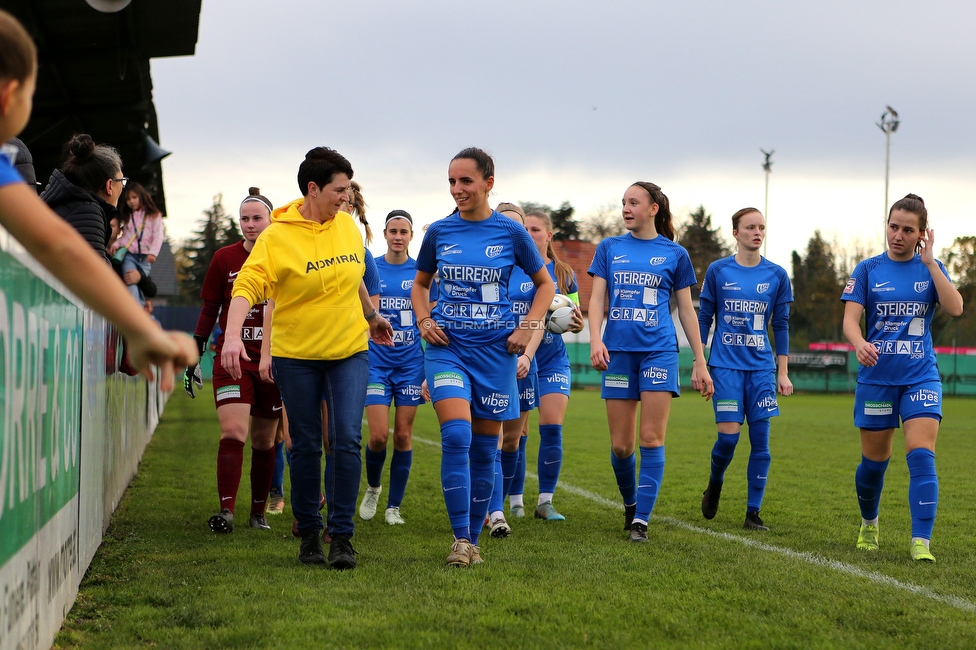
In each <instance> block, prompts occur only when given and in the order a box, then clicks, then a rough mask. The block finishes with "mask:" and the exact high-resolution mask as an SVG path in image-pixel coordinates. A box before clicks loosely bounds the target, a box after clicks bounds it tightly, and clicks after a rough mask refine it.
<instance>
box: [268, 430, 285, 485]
mask: <svg viewBox="0 0 976 650" xmlns="http://www.w3.org/2000/svg"><path fill="white" fill-rule="evenodd" d="M284 489H285V441H284V440H282V441H281V442H279V443H278V444H276V445H275V469H274V475H272V477H271V491H272V492H273V493H275V494H284Z"/></svg>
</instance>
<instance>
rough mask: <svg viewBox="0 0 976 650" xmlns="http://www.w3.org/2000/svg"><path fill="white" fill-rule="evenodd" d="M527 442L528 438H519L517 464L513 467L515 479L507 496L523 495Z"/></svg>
mask: <svg viewBox="0 0 976 650" xmlns="http://www.w3.org/2000/svg"><path fill="white" fill-rule="evenodd" d="M528 440H529V438H528V436H522V437H521V438H519V450H518V464H517V465H516V467H515V478H513V479H512V487H511V489H510V491H509V494H525V443H526V442H528Z"/></svg>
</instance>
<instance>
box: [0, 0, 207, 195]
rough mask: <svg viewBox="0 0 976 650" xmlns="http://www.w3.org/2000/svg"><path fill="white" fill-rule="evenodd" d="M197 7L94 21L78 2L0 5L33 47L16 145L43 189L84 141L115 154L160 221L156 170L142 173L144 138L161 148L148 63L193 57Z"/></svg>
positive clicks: (137, 10) (165, 3)
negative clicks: (26, 109)
mask: <svg viewBox="0 0 976 650" xmlns="http://www.w3.org/2000/svg"><path fill="white" fill-rule="evenodd" d="M200 3H201V0H135V1H134V2H132V3H131V4H129V6H127V7H126V8H125V9H123V10H122V11H119V12H117V13H101V12H99V11H96V10H95V9H93V8H92V7H90V6H89V5H88V4H87V3H86V2H85V0H0V8H3V9H5V10H7V11H9V12H10V13H12V14H13V15H14V16H16V17H17V18H18V19H19V20H20V21H21V22H22V23H23V24H24V27H26V28H27V31H29V32H30V34H31V36H32V37H33V38H34V41H35V42H36V43H37V48H38V55H39V63H40V67H39V70H38V79H37V92H36V93H35V95H34V112H33V114H32V115H31V121H30V123H29V124H28V125H27V128H26V129H25V130H24V132H23V133H22V134H21V136H20V137H21V139H22V140H23V141H24V142H25V143H26V144H27V146H28V147H29V148H30V150H31V153H32V155H33V157H34V168H35V170H36V172H37V180H38V181H40V182H41V183H42V184H46V182H47V179H48V177H49V176H50V174H51V172H52V171H53V170H54V169H56V168H57V167H59V166H60V164H61V162H62V151H63V148H64V144H65V142H67V141H68V139H69V138H70V137H71V135H73V134H75V133H88V134H90V135H91V136H92V138H93V139H94V140H95V142H99V143H106V144H111V145H113V146H114V147H116V148H117V149H118V150H119V152H120V153H121V154H122V160H123V163H124V171H125V174H126V176H128V177H129V178H131V179H133V180H136V181H139V182H141V183H142V184H144V185H146V186H147V187H148V188H149V189H150V191H151V192H153V194H154V198H155V199H156V202H157V204H158V205H159V207H160V209H161V210H162V211H163V214H165V213H166V201H165V197H164V195H163V183H162V168H161V167H160V164H159V162H158V161H156V162H154V163H152V164H150V165H148V166H145V167H144V162H145V160H146V140H145V136H144V134H143V130H145V132H146V133H147V134H148V135H149V136H150V137H152V138H153V140H155V141H156V142H161V140H160V137H159V130H158V127H157V124H156V108H155V106H154V105H153V100H152V78H151V76H150V70H149V60H150V59H151V58H155V57H167V56H185V55H192V54H193V53H194V50H195V48H196V43H197V31H198V27H199V22H200Z"/></svg>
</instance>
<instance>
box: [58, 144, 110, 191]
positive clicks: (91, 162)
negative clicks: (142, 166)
mask: <svg viewBox="0 0 976 650" xmlns="http://www.w3.org/2000/svg"><path fill="white" fill-rule="evenodd" d="M64 149H65V154H66V155H67V159H66V160H65V161H64V164H63V165H61V173H62V174H64V177H65V178H67V179H68V180H69V181H71V182H72V183H74V184H75V185H77V186H78V187H80V188H81V189H83V190H87V191H88V192H90V193H92V194H98V193H99V192H100V191H102V190H103V189H104V188H105V182H106V181H107V180H109V179H110V178H115V172H117V171H121V170H122V157H121V156H120V155H119V152H118V151H116V150H115V148H114V147H111V146H109V145H107V144H95V141H94V140H92V139H91V136H90V135H88V134H87V133H82V134H79V135H74V136H72V137H71V139H70V140H68V143H67V144H66V145H65V146H64Z"/></svg>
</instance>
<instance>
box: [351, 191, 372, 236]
mask: <svg viewBox="0 0 976 650" xmlns="http://www.w3.org/2000/svg"><path fill="white" fill-rule="evenodd" d="M349 190H350V191H351V192H352V198H351V199H350V200H349V214H350V215H352V216H355V217H358V218H359V223H361V224H363V228H365V229H366V243H367V244H369V243H370V242H372V241H373V231H372V230H370V229H369V222H368V221H366V207H367V206H366V199H364V198H363V188H362V187H360V185H359V183H357V182H356V181H352V182H351V183H349Z"/></svg>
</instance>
